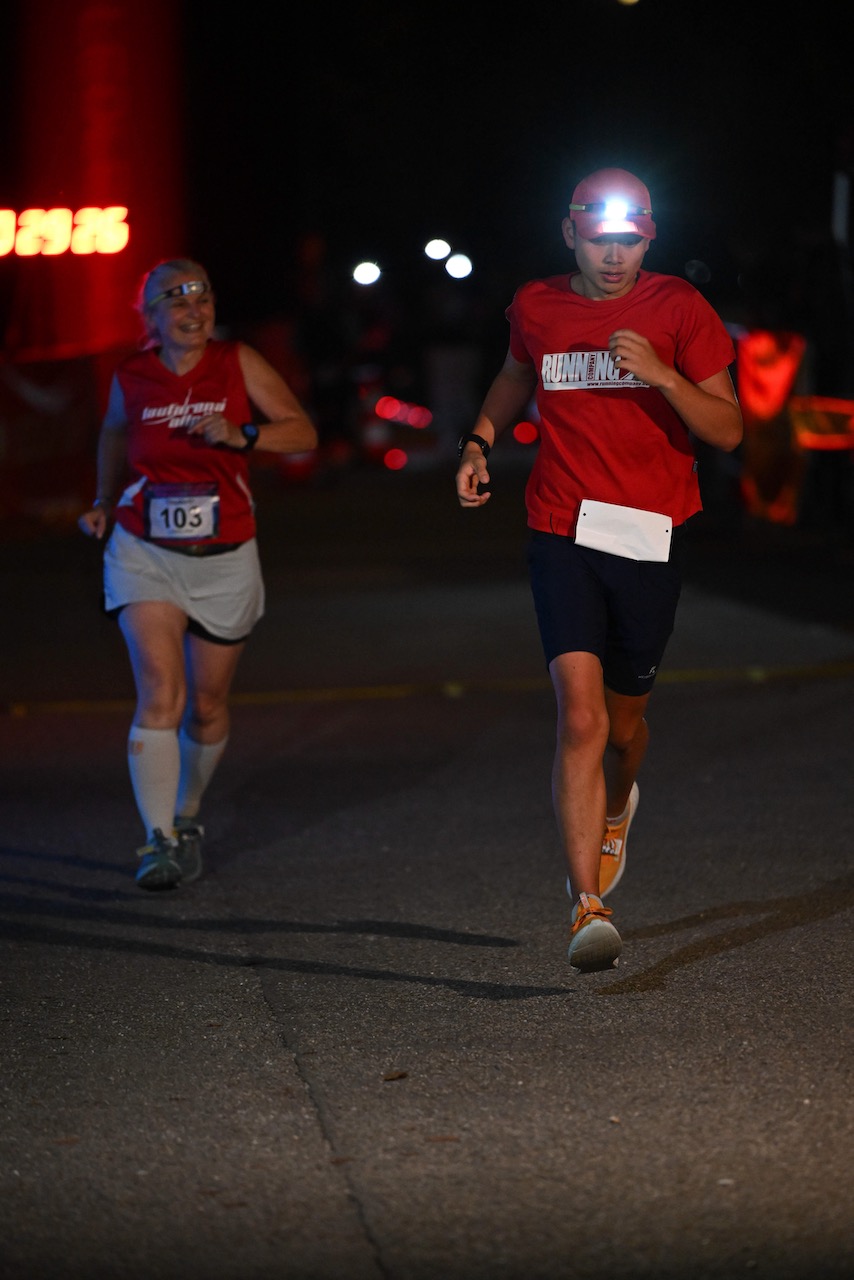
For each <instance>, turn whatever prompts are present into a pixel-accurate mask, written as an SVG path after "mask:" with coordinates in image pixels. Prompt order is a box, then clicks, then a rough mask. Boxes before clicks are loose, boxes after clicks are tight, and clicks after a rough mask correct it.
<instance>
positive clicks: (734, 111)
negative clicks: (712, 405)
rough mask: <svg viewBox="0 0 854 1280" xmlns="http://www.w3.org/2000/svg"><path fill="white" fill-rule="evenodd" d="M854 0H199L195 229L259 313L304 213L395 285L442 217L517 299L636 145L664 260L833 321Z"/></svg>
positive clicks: (192, 121)
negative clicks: (581, 186) (595, 188)
mask: <svg viewBox="0 0 854 1280" xmlns="http://www.w3.org/2000/svg"><path fill="white" fill-rule="evenodd" d="M844 8H845V6H843V5H841V4H828V3H825V2H824V0H821V2H820V3H817V4H811V5H809V6H805V7H803V8H800V9H798V10H793V9H791V8H790V7H788V6H782V5H773V4H766V3H734V2H733V0H718V2H717V3H715V2H714V0H690V2H688V3H686V2H684V0H683V2H681V3H680V2H679V0H639V3H637V4H635V5H633V6H623V5H620V4H619V3H617V0H571V2H570V3H565V4H557V3H538V2H536V0H533V2H529V3H526V4H524V5H522V6H517V7H515V8H514V9H512V10H508V11H505V12H503V13H499V11H498V9H497V7H496V6H493V5H488V6H487V5H482V4H475V5H468V6H460V5H453V4H434V5H412V4H401V5H397V6H391V5H387V4H384V3H363V4H357V5H351V6H342V7H341V8H340V9H336V10H335V11H334V13H333V11H331V10H329V9H327V8H326V7H323V6H317V5H315V6H307V7H303V6H301V7H299V8H297V7H296V6H291V7H286V8H284V9H282V10H281V11H280V16H279V17H278V18H274V16H273V11H272V10H268V9H267V8H266V7H259V6H254V5H252V4H249V5H248V6H247V5H244V6H242V8H241V11H240V12H241V15H242V18H241V21H240V23H239V24H238V23H236V21H235V18H234V13H233V12H232V13H231V14H230V15H229V17H228V19H227V20H226V19H223V18H220V19H214V18H212V17H211V11H210V9H209V8H208V7H207V6H203V5H201V4H197V3H194V2H193V0H189V2H188V3H187V4H186V5H185V7H184V18H183V29H184V39H185V42H186V52H185V79H184V88H185V94H186V115H185V119H184V121H183V122H176V127H178V128H183V130H184V134H185V139H186V153H187V172H188V176H189V178H190V182H189V185H188V197H189V209H190V220H191V228H192V242H193V243H192V248H193V251H194V252H195V253H196V254H197V255H198V256H199V257H201V258H202V260H204V261H205V262H207V263H209V264H210V265H211V270H212V271H213V272H215V274H216V278H217V283H218V290H219V294H220V299H221V302H222V303H223V305H224V306H225V308H226V310H227V311H229V312H230V313H231V314H232V315H233V316H235V317H237V316H247V317H248V316H250V315H259V314H264V313H267V314H270V313H274V312H276V311H277V310H279V309H280V308H281V307H282V306H283V305H286V303H287V299H288V297H289V293H290V289H291V286H292V282H293V281H292V277H293V267H294V258H295V253H296V245H297V243H298V242H299V239H300V237H301V236H303V235H305V234H306V233H309V232H311V233H320V234H321V235H322V237H323V239H324V241H325V243H326V245H327V249H328V255H329V268H330V271H331V272H332V273H333V274H334V275H336V276H337V275H338V274H339V273H340V275H341V277H342V278H343V277H344V276H346V275H347V273H348V272H349V269H350V267H351V266H352V264H353V263H354V262H355V261H356V260H357V259H358V258H359V257H361V256H363V255H364V256H368V257H373V258H376V259H377V260H378V261H380V262H381V263H382V264H383V266H384V267H385V268H386V270H387V280H388V281H389V286H390V287H392V288H397V289H398V290H400V291H404V290H406V289H409V288H413V287H417V284H418V281H419V273H420V272H423V270H424V265H423V263H422V260H421V246H422V245H423V243H424V242H425V240H426V239H427V238H428V237H429V236H431V235H436V234H438V235H443V236H444V237H445V238H446V239H448V240H450V242H451V243H452V245H453V247H454V248H455V249H460V250H462V251H463V252H466V253H468V254H469V256H470V257H472V259H473V261H474V264H475V274H474V275H473V277H472V280H471V282H470V286H469V287H471V288H477V289H480V290H482V291H484V292H485V295H486V297H487V298H488V299H489V301H490V303H493V301H494V302H495V304H496V305H497V303H498V300H499V299H500V305H501V307H503V305H504V303H505V302H506V301H508V300H509V292H510V291H511V290H512V288H513V287H514V285H515V284H516V283H518V281H519V280H521V279H524V278H527V277H528V276H531V275H537V274H546V273H548V272H549V271H551V270H561V269H563V267H564V265H565V263H566V260H567V257H566V252H565V250H564V248H563V245H562V242H561V240H560V234H559V223H560V219H561V218H562V216H563V214H564V210H565V205H566V203H567V201H568V199H569V196H570V193H571V190H572V187H573V185H574V183H575V181H576V180H577V179H578V178H579V177H581V176H583V174H584V173H585V172H587V171H589V170H590V169H593V168H597V167H600V166H603V165H621V166H625V167H627V168H631V169H632V170H634V171H636V172H638V173H639V174H640V175H641V176H642V177H643V178H644V179H645V180H646V182H647V185H648V186H649V187H650V189H651V192H652V197H653V204H654V208H655V215H656V219H657V223H658V229H659V239H658V240H657V242H656V243H655V245H654V246H653V249H652V250H651V252H650V254H649V256H648V258H647V265H648V266H649V267H651V268H652V269H658V270H663V271H672V272H674V273H676V274H685V263H686V262H688V261H689V260H693V259H700V260H701V261H703V262H705V263H706V265H707V266H708V268H709V271H710V273H711V275H710V279H709V280H708V282H706V283H705V284H704V285H703V291H704V292H705V293H706V295H707V296H708V297H709V298H710V300H711V301H712V302H713V303H714V304H715V305H717V306H718V307H719V308H720V309H721V310H722V312H724V313H725V314H729V315H732V316H734V317H736V318H746V319H749V320H751V321H757V322H760V323H767V324H780V325H783V326H792V327H800V328H808V329H811V330H813V331H815V332H816V333H821V335H822V336H823V337H824V338H825V339H828V340H831V341H832V339H829V333H831V332H832V331H833V330H834V329H835V330H836V331H837V332H838V329H839V323H840V315H841V313H842V312H843V311H844V309H845V307H846V302H845V298H844V291H843V278H842V277H843V265H844V264H842V262H841V260H840V257H839V254H838V251H837V250H836V249H835V248H834V246H833V245H832V243H831V240H830V219H831V201H832V189H833V175H834V173H835V172H836V171H837V170H838V169H839V168H840V167H845V166H847V164H848V161H849V155H848V151H849V141H850V137H851V122H852V113H851V109H852V105H854V103H852V93H851V72H850V58H849V53H848V46H847V41H846V39H845V38H844V35H843V29H842V28H843V14H844ZM502 341H503V331H502ZM839 376H840V377H841V375H839ZM825 377H826V379H827V381H828V383H830V382H832V381H833V380H834V374H833V372H832V371H831V370H830V369H828V370H827V372H826V374H825ZM824 390H825V394H841V393H842V392H843V390H844V388H843V387H842V386H841V385H837V386H830V385H828V386H827V387H826V388H825V389H824Z"/></svg>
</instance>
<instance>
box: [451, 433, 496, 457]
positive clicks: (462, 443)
mask: <svg viewBox="0 0 854 1280" xmlns="http://www.w3.org/2000/svg"><path fill="white" fill-rule="evenodd" d="M469 442H471V443H472V444H479V445H480V451H481V453H482V454H483V456H484V458H488V457H489V449H490V446H489V444H487V442H486V440H484V438H483V436H460V438H459V440H458V441H457V456H458V457H460V458H461V457H462V456H463V449H464V448H465V447H466V445H467V444H468V443H469Z"/></svg>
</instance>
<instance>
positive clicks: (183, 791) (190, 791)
mask: <svg viewBox="0 0 854 1280" xmlns="http://www.w3.org/2000/svg"><path fill="white" fill-rule="evenodd" d="M227 742H228V738H227V737H225V738H223V740H222V742H212V743H205V742H194V741H193V739H192V738H191V737H190V735H189V734H188V733H187V732H186V730H184V729H183V728H182V729H181V730H180V732H179V734H178V744H179V747H180V750H181V780H180V783H179V784H178V798H177V800H176V801H175V813H176V814H178V815H180V817H182V818H195V816H196V814H197V813H198V812H199V807H200V805H201V803H202V796H203V795H204V793H205V790H206V789H207V786H208V783H209V782H210V780H211V778H212V777H213V775H214V771H215V769H216V767H217V765H218V764H219V762H220V760H221V759H222V753H223V752H224V751H225V744H226V743H227ZM170 821H171V819H170Z"/></svg>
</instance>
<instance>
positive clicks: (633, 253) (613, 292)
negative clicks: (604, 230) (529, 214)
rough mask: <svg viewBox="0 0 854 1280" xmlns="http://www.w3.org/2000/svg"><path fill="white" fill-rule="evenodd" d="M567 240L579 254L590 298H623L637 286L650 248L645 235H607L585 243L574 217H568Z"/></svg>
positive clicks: (565, 232) (581, 270)
mask: <svg viewBox="0 0 854 1280" xmlns="http://www.w3.org/2000/svg"><path fill="white" fill-rule="evenodd" d="M562 230H563V238H564V242H565V243H566V245H567V247H568V248H569V249H572V251H573V253H574V254H575V261H576V263H577V264H578V270H579V271H580V272H581V276H582V282H581V283H582V292H583V294H584V296H585V297H587V298H596V299H604V298H621V297H622V296H623V294H625V293H628V292H629V290H630V289H632V288H633V287H634V283H635V280H636V279H637V274H638V271H639V270H640V268H641V263H642V262H643V259H644V254H645V253H646V251H647V249H648V248H649V241H648V240H646V239H645V238H644V237H643V236H635V235H605V236H596V237H595V239H593V240H584V239H583V238H582V237H581V236H580V235H579V234H578V232H577V231H576V228H575V223H574V222H573V221H572V219H571V218H564V220H563V225H562Z"/></svg>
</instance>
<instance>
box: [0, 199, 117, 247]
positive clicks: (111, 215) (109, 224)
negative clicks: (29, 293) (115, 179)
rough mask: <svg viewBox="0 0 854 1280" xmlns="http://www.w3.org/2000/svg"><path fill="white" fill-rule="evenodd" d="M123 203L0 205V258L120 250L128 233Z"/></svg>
mask: <svg viewBox="0 0 854 1280" xmlns="http://www.w3.org/2000/svg"><path fill="white" fill-rule="evenodd" d="M127 216H128V211H127V209H126V208H125V207H124V205H120V204H114V205H109V206H108V207H107V208H106V209H96V208H89V207H87V208H85V209H78V210H77V212H76V213H75V212H73V211H72V210H71V209H25V210H24V211H23V213H16V212H15V210H14V209H0V258H2V257H5V256H6V255H7V254H10V253H14V254H17V255H18V256H19V257H22V258H33V257H35V256H36V255H37V254H44V255H45V256H48V255H52V256H56V255H57V254H60V253H120V252H121V250H122V249H124V247H125V245H126V244H127V242H128V239H129V237H130V227H129V226H128V224H127Z"/></svg>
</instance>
